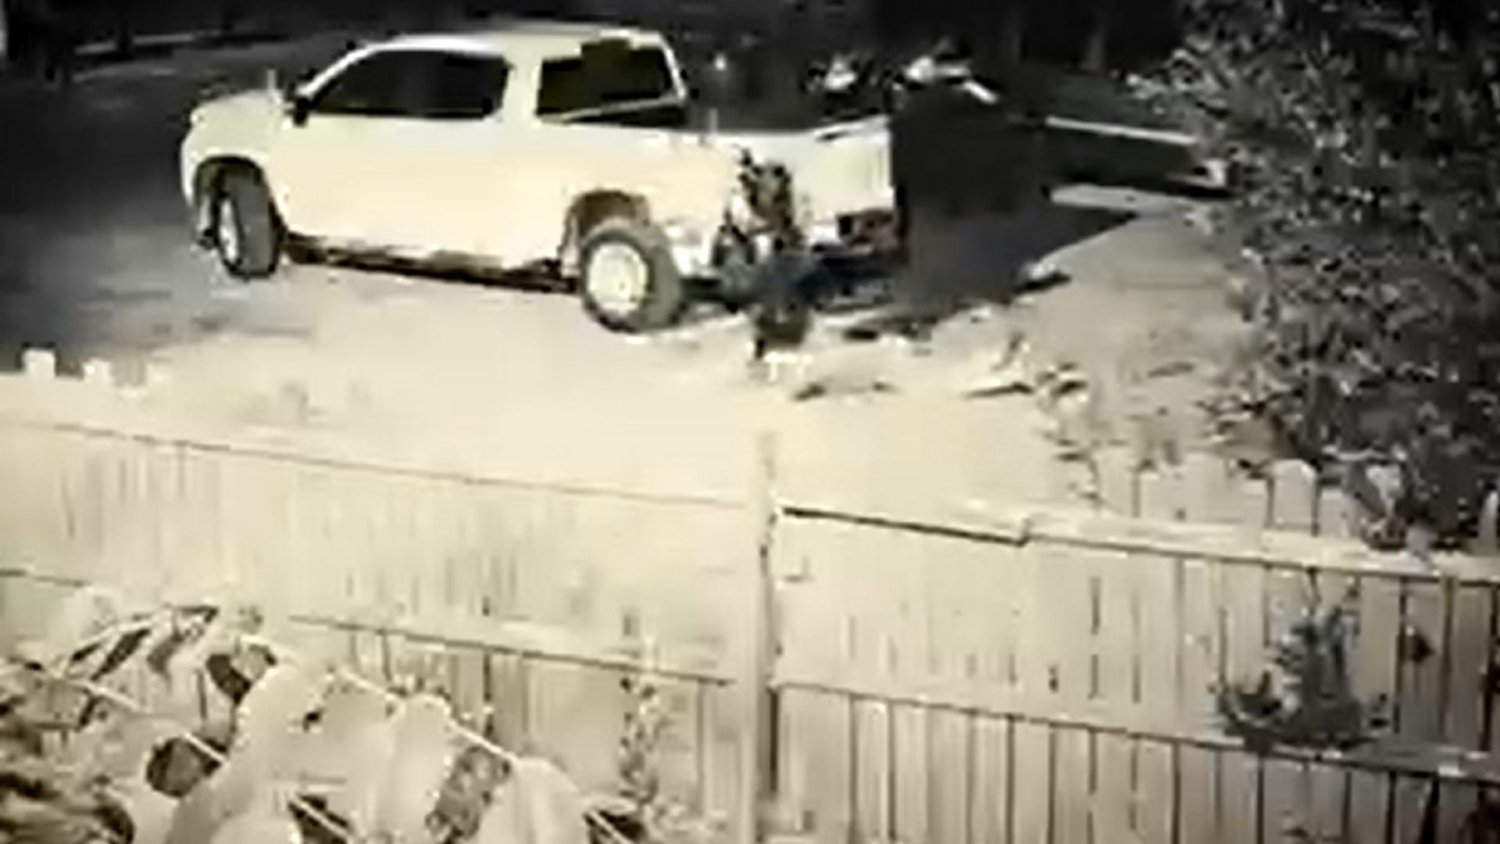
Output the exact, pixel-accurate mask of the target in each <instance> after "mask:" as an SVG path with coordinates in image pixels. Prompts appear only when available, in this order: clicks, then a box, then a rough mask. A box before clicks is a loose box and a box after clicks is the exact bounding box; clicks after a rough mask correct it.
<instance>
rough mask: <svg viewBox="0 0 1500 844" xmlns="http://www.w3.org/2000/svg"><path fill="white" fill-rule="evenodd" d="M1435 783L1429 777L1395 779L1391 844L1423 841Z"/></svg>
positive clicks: (1399, 777)
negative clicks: (1428, 807) (1423, 829)
mask: <svg viewBox="0 0 1500 844" xmlns="http://www.w3.org/2000/svg"><path fill="white" fill-rule="evenodd" d="M1433 787H1434V783H1433V781H1432V780H1431V779H1429V778H1427V777H1402V776H1398V777H1396V778H1395V788H1394V789H1393V790H1392V792H1391V844H1407V842H1415V841H1420V840H1421V833H1422V824H1423V822H1424V821H1425V820H1426V814H1427V801H1428V799H1429V793H1430V792H1431V790H1432V788H1433Z"/></svg>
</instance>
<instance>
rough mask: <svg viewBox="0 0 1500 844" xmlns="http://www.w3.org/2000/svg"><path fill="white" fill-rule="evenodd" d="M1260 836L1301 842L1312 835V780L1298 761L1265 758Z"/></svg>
mask: <svg viewBox="0 0 1500 844" xmlns="http://www.w3.org/2000/svg"><path fill="white" fill-rule="evenodd" d="M1262 776H1263V780H1262V782H1263V789H1264V790H1263V791H1262V794H1263V798H1264V803H1263V804H1262V806H1263V808H1262V811H1261V840H1262V841H1264V842H1266V844H1272V843H1273V842H1276V844H1280V842H1285V844H1302V842H1305V841H1309V840H1314V841H1315V840H1317V839H1315V838H1311V837H1310V836H1311V833H1312V826H1311V822H1310V815H1311V806H1310V805H1309V799H1310V798H1311V796H1312V783H1311V782H1310V781H1309V778H1308V772H1307V766H1306V765H1304V764H1302V763H1300V762H1289V761H1286V760H1282V759H1268V760H1266V763H1265V768H1264V773H1263V775H1262Z"/></svg>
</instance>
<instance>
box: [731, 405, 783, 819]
mask: <svg viewBox="0 0 1500 844" xmlns="http://www.w3.org/2000/svg"><path fill="white" fill-rule="evenodd" d="M755 460H756V465H755V476H754V477H755V486H754V488H753V498H752V500H751V506H750V516H751V518H752V519H753V522H752V523H751V525H750V528H751V530H752V531H753V533H752V534H751V536H752V537H753V539H754V558H753V561H752V562H753V566H752V568H751V571H750V582H749V583H747V585H749V586H751V587H752V588H750V589H747V590H746V593H747V594H748V595H749V596H750V606H749V607H747V611H746V613H745V622H744V633H743V636H744V638H743V639H742V641H741V646H740V647H739V648H737V649H736V650H738V651H739V654H740V658H739V661H740V665H739V669H738V670H737V671H736V672H735V680H736V682H737V684H738V691H739V697H740V700H741V708H740V711H741V713H742V719H741V721H740V723H741V724H742V725H743V729H742V731H741V734H740V750H739V760H740V776H739V788H740V792H739V795H738V800H737V801H736V803H737V807H736V808H737V809H738V812H737V815H738V818H739V830H738V833H739V834H738V836H737V844H759V842H760V841H761V840H762V837H763V832H764V826H765V819H766V815H767V811H768V808H769V806H770V800H771V797H772V795H771V790H772V789H771V786H772V782H773V776H774V770H775V765H776V759H775V750H776V735H775V729H776V724H775V711H774V710H775V706H774V703H773V700H772V696H773V694H774V693H773V691H772V689H771V680H772V671H773V669H774V667H775V666H774V659H775V640H774V637H775V630H774V628H773V625H772V612H773V611H774V601H775V593H774V584H773V583H772V581H771V542H772V537H773V534H774V533H775V530H776V516H777V511H776V499H775V480H776V440H775V436H774V435H773V434H771V433H769V432H762V433H761V434H760V435H759V436H758V437H757V440H756V450H755Z"/></svg>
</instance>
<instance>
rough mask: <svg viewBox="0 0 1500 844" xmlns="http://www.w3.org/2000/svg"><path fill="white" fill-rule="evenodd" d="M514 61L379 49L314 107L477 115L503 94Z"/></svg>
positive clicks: (378, 113) (440, 116)
mask: <svg viewBox="0 0 1500 844" xmlns="http://www.w3.org/2000/svg"><path fill="white" fill-rule="evenodd" d="M509 73H510V66H509V65H508V64H506V63H505V60H504V59H501V58H499V57H496V56H475V55H468V54H462V53H444V52H437V51H425V50H398V51H391V52H388V53H380V54H377V55H374V56H370V57H369V58H367V59H364V60H363V61H361V62H359V63H358V64H355V65H353V66H352V67H350V68H348V69H347V70H345V71H344V72H343V73H342V74H340V75H339V76H338V78H336V79H334V80H333V82H332V83H330V84H329V85H328V87H327V88H325V89H323V91H322V92H321V93H320V94H319V95H318V97H317V100H316V102H315V103H314V104H313V111H315V112H317V113H319V114H343V115H357V116H361V117H402V118H419V119H427V120H479V119H481V118H484V117H488V116H489V115H491V114H494V113H495V111H496V110H497V109H499V108H500V103H501V99H502V98H503V97H504V95H505V83H506V80H507V78H508V76H509Z"/></svg>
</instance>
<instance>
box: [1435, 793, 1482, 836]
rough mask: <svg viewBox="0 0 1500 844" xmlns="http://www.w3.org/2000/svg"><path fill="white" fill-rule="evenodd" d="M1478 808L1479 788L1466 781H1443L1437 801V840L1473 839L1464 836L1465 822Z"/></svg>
mask: <svg viewBox="0 0 1500 844" xmlns="http://www.w3.org/2000/svg"><path fill="white" fill-rule="evenodd" d="M1477 808H1479V789H1478V788H1477V787H1475V786H1473V785H1468V784H1466V783H1455V782H1447V783H1443V793H1442V798H1441V799H1440V800H1439V802H1438V819H1437V840H1438V841H1473V840H1474V837H1467V838H1466V837H1465V832H1467V829H1466V824H1468V822H1469V818H1470V816H1471V815H1473V814H1474V811H1475V810H1476V809H1477Z"/></svg>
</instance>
